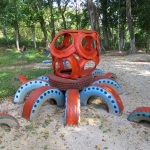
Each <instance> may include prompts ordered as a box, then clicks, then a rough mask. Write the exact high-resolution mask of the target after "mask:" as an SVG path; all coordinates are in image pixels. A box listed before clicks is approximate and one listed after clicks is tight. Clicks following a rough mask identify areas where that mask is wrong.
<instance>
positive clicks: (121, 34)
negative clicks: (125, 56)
mask: <svg viewBox="0 0 150 150" xmlns="http://www.w3.org/2000/svg"><path fill="white" fill-rule="evenodd" d="M119 28H120V29H119V51H123V50H124V47H125V27H124V25H123V24H121V27H119Z"/></svg>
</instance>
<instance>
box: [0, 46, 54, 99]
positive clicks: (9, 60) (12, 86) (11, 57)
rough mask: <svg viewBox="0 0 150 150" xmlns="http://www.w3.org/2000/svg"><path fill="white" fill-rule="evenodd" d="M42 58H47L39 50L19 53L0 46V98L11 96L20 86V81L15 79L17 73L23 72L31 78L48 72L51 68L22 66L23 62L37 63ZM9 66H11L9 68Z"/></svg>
mask: <svg viewBox="0 0 150 150" xmlns="http://www.w3.org/2000/svg"><path fill="white" fill-rule="evenodd" d="M20 57H21V58H20ZM44 59H48V58H47V56H45V55H43V54H41V52H39V51H35V50H31V51H27V52H26V53H24V54H20V53H19V52H16V51H15V50H13V49H4V48H0V68H1V69H0V98H4V97H8V96H13V95H14V94H15V92H16V90H17V89H18V87H19V86H21V83H20V81H17V80H16V79H15V78H16V76H17V75H19V74H23V75H25V76H26V77H27V78H28V79H32V78H35V77H38V76H40V75H44V74H46V73H50V72H51V68H49V69H43V68H35V69H34V68H32V67H26V68H24V67H23V65H24V64H26V65H28V64H31V63H38V62H42V60H44ZM20 65H21V67H20ZM11 66H12V67H13V68H10V67H11Z"/></svg>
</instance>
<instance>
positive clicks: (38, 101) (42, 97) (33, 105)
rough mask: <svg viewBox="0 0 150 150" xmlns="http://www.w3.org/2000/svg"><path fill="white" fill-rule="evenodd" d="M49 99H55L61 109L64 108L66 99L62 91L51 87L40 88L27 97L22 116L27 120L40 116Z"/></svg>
mask: <svg viewBox="0 0 150 150" xmlns="http://www.w3.org/2000/svg"><path fill="white" fill-rule="evenodd" d="M49 99H54V100H55V101H56V103H57V106H59V107H62V106H64V103H65V97H64V94H63V93H62V92H61V91H60V90H58V89H55V88H52V87H49V86H45V87H40V88H38V89H36V90H35V91H33V92H31V93H30V95H29V97H27V100H26V102H25V104H24V108H23V114H22V116H23V117H24V118H26V119H27V120H33V119H34V118H35V117H36V116H37V115H38V112H39V110H40V107H41V106H42V104H43V103H44V102H45V101H47V100H49Z"/></svg>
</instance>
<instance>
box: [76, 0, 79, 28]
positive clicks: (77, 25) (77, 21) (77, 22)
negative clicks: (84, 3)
mask: <svg viewBox="0 0 150 150" xmlns="http://www.w3.org/2000/svg"><path fill="white" fill-rule="evenodd" d="M78 18H79V17H78V2H77V0H76V29H77V30H79V20H78Z"/></svg>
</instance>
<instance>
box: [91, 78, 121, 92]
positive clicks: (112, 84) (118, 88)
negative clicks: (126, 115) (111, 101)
mask: <svg viewBox="0 0 150 150" xmlns="http://www.w3.org/2000/svg"><path fill="white" fill-rule="evenodd" d="M92 84H93V85H94V84H105V85H108V86H110V87H112V88H113V89H114V90H115V91H116V92H117V93H118V94H121V93H122V90H121V86H120V85H119V84H118V83H117V82H116V81H114V80H111V79H107V78H106V79H99V80H97V81H94V82H93V83H92Z"/></svg>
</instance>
